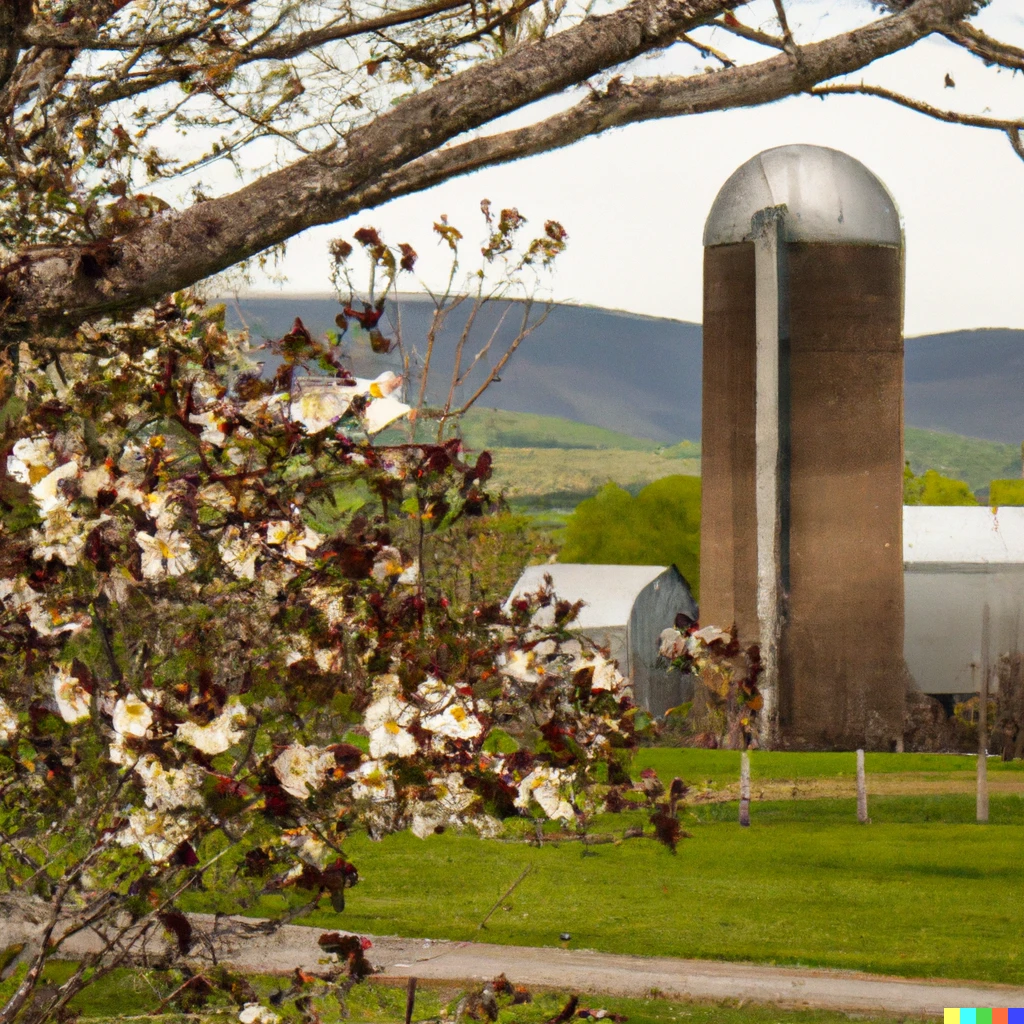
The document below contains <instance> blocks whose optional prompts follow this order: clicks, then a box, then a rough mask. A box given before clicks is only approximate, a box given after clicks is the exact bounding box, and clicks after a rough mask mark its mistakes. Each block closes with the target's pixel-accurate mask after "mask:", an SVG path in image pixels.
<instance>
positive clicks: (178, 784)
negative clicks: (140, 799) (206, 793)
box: [135, 754, 203, 811]
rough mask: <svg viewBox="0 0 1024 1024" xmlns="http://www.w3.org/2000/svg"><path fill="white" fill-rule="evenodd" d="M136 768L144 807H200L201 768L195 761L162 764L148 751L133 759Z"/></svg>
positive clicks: (155, 808) (161, 808) (174, 808)
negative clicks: (179, 764)
mask: <svg viewBox="0 0 1024 1024" xmlns="http://www.w3.org/2000/svg"><path fill="white" fill-rule="evenodd" d="M135 771H136V773H137V774H138V775H139V777H140V778H141V779H142V788H143V789H144V790H145V793H146V806H147V807H151V808H153V809H154V810H157V811H173V810H176V809H177V808H179V807H199V806H200V805H201V804H202V802H203V795H202V792H201V790H200V786H202V783H203V770H202V769H201V768H200V767H199V766H198V765H194V764H186V765H183V766H182V767H181V768H165V767H164V766H163V764H161V762H160V760H159V759H158V758H156V757H154V756H153V755H152V754H147V755H145V756H143V757H141V758H139V760H138V761H137V762H136V764H135Z"/></svg>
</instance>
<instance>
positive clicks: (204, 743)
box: [177, 700, 248, 756]
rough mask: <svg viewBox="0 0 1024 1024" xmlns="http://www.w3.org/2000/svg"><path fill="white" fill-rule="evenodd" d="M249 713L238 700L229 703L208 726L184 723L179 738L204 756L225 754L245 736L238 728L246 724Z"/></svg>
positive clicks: (178, 729) (178, 732) (178, 734)
mask: <svg viewBox="0 0 1024 1024" xmlns="http://www.w3.org/2000/svg"><path fill="white" fill-rule="evenodd" d="M247 714H248V713H247V712H246V710H245V708H244V707H242V705H241V704H239V703H238V701H237V700H231V701H228V703H227V705H225V707H224V710H223V711H221V713H220V714H219V715H218V716H217V717H216V718H215V719H213V721H212V722H209V723H207V724H206V725H199V723H197V722H182V723H181V724H180V725H178V727H177V737H178V739H179V740H181V741H182V742H183V743H188V744H190V745H191V746H193V747H195V748H196V750H200V751H202V752H203V753H204V754H209V755H211V756H212V755H214V754H223V753H224V751H225V750H227V749H228V748H229V747H231V746H233V745H234V744H236V743H238V742H239V740H241V739H242V737H243V736H244V735H245V732H244V731H243V730H242V729H239V728H237V726H238V725H239V724H242V723H244V722H245V719H246V717H247Z"/></svg>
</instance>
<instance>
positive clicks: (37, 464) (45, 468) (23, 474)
mask: <svg viewBox="0 0 1024 1024" xmlns="http://www.w3.org/2000/svg"><path fill="white" fill-rule="evenodd" d="M56 461H57V459H56V456H55V455H54V453H53V448H52V447H51V445H50V439H49V438H48V437H22V438H19V439H18V440H17V441H15V442H14V447H12V448H11V454H10V455H8V456H7V473H8V475H9V476H10V477H12V478H13V479H14V480H17V481H18V483H20V484H36V483H38V482H39V481H40V480H42V479H43V477H45V476H46V475H47V474H48V473H49V472H50V471H51V470H52V469H53V467H54V464H55V463H56Z"/></svg>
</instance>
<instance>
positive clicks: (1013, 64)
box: [942, 22, 1024, 71]
mask: <svg viewBox="0 0 1024 1024" xmlns="http://www.w3.org/2000/svg"><path fill="white" fill-rule="evenodd" d="M942 34H943V35H944V36H945V37H946V38H947V39H948V40H949V41H950V42H951V43H956V44H957V46H962V47H963V48H964V49H965V50H969V51H970V52H971V53H973V54H974V55H975V56H976V57H980V58H981V59H982V60H983V61H984V62H985V63H986V64H998V65H999V66H1000V67H1004V68H1011V69H1012V70H1014V71H1024V50H1022V49H1021V48H1020V47H1019V46H1011V45H1010V44H1009V43H1004V42H1002V41H1001V40H999V39H993V38H992V36H990V35H987V34H986V33H984V32H982V31H981V29H980V28H975V27H974V26H973V25H969V24H967V23H966V22H962V23H960V24H959V25H957V26H956V27H955V28H951V29H947V30H946V31H944V32H943V33H942Z"/></svg>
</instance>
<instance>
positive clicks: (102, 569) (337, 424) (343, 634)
mask: <svg viewBox="0 0 1024 1024" xmlns="http://www.w3.org/2000/svg"><path fill="white" fill-rule="evenodd" d="M75 343H76V344H75V351H74V352H68V351H67V349H66V348H65V350H64V351H63V352H61V353H53V352H47V351H46V350H45V349H42V348H39V347H36V348H30V347H29V346H27V345H23V346H21V347H20V348H17V349H13V350H8V357H7V358H6V359H5V361H4V362H3V364H2V365H0V375H2V376H3V378H4V379H3V381H2V384H3V390H4V393H5V394H7V395H10V396H11V397H10V398H9V400H8V401H7V403H6V405H5V406H4V407H3V410H2V413H0V430H2V434H0V436H2V441H0V469H2V471H3V472H2V476H0V601H2V608H0V894H2V892H3V891H6V892H7V893H8V895H9V896H10V895H11V894H14V895H16V896H17V898H18V900H20V904H19V905H20V907H21V910H22V911H23V912H26V913H27V914H28V916H29V917H30V918H31V919H32V920H34V921H35V922H36V924H37V927H36V930H35V932H34V933H33V934H32V936H31V938H32V941H30V942H29V943H28V945H27V947H26V948H25V949H24V950H22V951H21V952H20V954H19V955H17V956H14V954H11V955H9V956H7V957H6V958H5V960H6V961H7V970H8V973H9V974H10V976H11V978H13V979H15V980H16V982H17V984H16V985H15V988H14V990H13V992H12V993H11V994H10V996H9V998H7V1000H6V1003H5V1005H3V1006H2V1007H0V1021H2V1022H8V1021H14V1020H22V1019H24V1020H43V1019H53V1018H54V1017H55V1015H58V1014H59V1013H60V1012H61V1011H62V1010H63V1009H64V1008H65V1007H66V1006H67V1004H68V1002H69V1001H70V1000H71V999H72V998H73V997H74V996H75V994H76V993H77V992H79V991H80V990H81V989H82V987H83V986H84V985H85V984H87V982H88V980H89V979H95V977H97V976H98V975H99V974H102V973H103V972H106V971H109V970H110V969H112V968H113V967H115V966H117V965H118V964H120V963H123V962H125V961H126V959H128V958H130V957H132V956H133V955H134V954H135V953H137V952H138V951H139V950H140V949H141V948H142V947H143V946H145V945H146V944H147V943H149V944H151V943H152V942H154V941H157V942H162V943H163V945H162V949H163V956H164V961H163V962H164V963H166V964H173V963H174V962H175V961H176V960H177V959H180V958H184V957H187V956H189V955H190V954H194V953H195V948H194V947H195V946H196V945H197V932H196V927H195V922H194V920H193V919H191V918H190V917H189V915H188V914H187V913H185V912H183V910H182V909H181V906H180V904H181V900H182V897H183V895H184V894H186V892H187V891H188V890H190V889H195V888H196V887H201V886H202V885H203V884H204V879H205V880H206V881H207V882H209V880H210V879H211V878H216V879H217V880H218V882H217V887H218V889H221V890H225V891H227V892H228V893H229V896H228V897H227V898H226V901H227V904H230V909H233V910H241V909H244V908H245V907H246V906H251V905H253V903H254V902H255V901H256V900H257V899H259V898H260V896H261V895H263V894H265V893H267V892H271V891H282V890H287V891H289V892H291V893H294V894H300V895H301V896H302V899H301V900H299V899H297V897H296V896H293V897H292V902H293V904H294V905H295V910H294V911H293V913H294V914H297V913H300V912H301V911H302V910H303V909H305V908H308V907H311V906H315V905H316V904H317V903H318V902H319V901H321V900H329V902H330V904H331V905H332V906H333V907H334V909H335V910H339V911H340V910H342V909H343V908H344V902H345V891H346V889H347V888H348V887H349V886H351V885H352V884H353V883H354V882H355V881H356V879H357V877H358V876H357V873H356V869H355V867H354V866H353V865H352V864H350V863H349V861H348V860H347V858H346V856H345V853H344V847H343V843H344V840H345V837H346V836H347V835H348V834H349V833H350V832H351V831H352V830H353V829H357V828H366V829H368V830H369V831H370V833H371V835H374V836H379V835H381V834H383V833H385V832H387V831H390V830H394V829H399V828H405V827H409V828H411V829H412V830H413V831H414V832H415V833H416V834H417V835H419V836H428V835H430V834H431V833H434V832H437V831H441V830H443V829H445V828H447V827H450V826H458V827H468V828H472V829H475V830H477V831H479V832H481V833H483V834H488V833H490V832H493V831H495V830H497V829H498V828H499V827H500V824H499V821H500V819H501V818H502V817H505V816H507V815H510V814H530V815H535V816H538V817H542V818H543V817H547V818H555V819H563V820H565V821H567V822H574V821H579V820H585V818H586V816H587V815H588V814H590V813H592V812H593V811H594V810H596V809H598V808H600V807H601V806H603V803H604V801H605V800H606V798H607V797H608V796H609V794H612V793H614V792H615V791H616V788H617V787H621V786H622V785H624V784H628V776H627V773H626V771H625V770H624V766H625V756H626V755H627V754H628V751H629V750H630V748H631V746H633V745H634V744H635V726H636V723H635V718H636V712H635V709H634V708H633V706H632V704H631V702H630V696H629V692H628V688H627V687H626V686H625V685H624V683H623V680H622V677H621V675H619V673H618V672H617V671H616V670H615V669H614V667H613V666H612V665H610V664H609V663H608V662H607V661H606V660H605V659H604V658H603V657H602V656H601V654H600V653H599V652H597V651H595V650H592V649H589V648H588V647H587V646H586V645H585V642H583V641H581V640H580V639H578V638H576V637H574V636H572V635H571V634H570V633H568V632H567V631H566V629H565V625H566V623H567V622H569V621H570V620H571V618H572V616H573V615H574V614H575V609H573V608H571V607H569V606H567V605H566V604H564V603H559V602H557V601H556V600H555V598H554V597H553V595H552V594H550V593H549V592H542V593H539V594H538V595H536V596H535V598H534V599H533V600H531V601H521V602H518V603H517V604H516V605H515V606H513V607H512V608H511V609H509V610H508V611H507V612H503V611H502V610H501V609H500V608H499V607H497V606H494V607H476V608H472V609H470V610H469V612H467V613H466V614H464V615H463V614H462V613H457V612H456V610H455V609H454V608H453V607H452V606H450V605H448V602H447V601H446V600H444V599H443V597H442V596H441V595H440V594H439V592H438V591H437V590H436V588H434V587H433V586H432V584H431V580H429V579H425V578H424V576H423V574H422V573H421V572H420V569H419V566H420V564H421V562H422V561H423V558H424V553H425V552H426V551H427V550H428V548H429V545H430V544H431V543H432V541H433V538H435V537H438V536H440V535H442V534H443V533H444V531H445V530H447V529H449V528H450V527H451V525H452V524H453V523H455V522H457V521H458V520H460V519H461V518H463V517H466V516H474V515H480V514H482V513H484V512H486V511H487V509H488V508H489V507H490V505H491V498H490V496H489V495H488V494H487V491H486V484H487V479H488V476H489V473H490V458H489V456H488V455H486V453H485V454H482V455H480V456H479V457H478V458H476V459H475V460H467V459H466V458H465V453H464V452H463V451H462V449H461V445H460V443H459V442H458V441H457V440H452V441H448V442H445V443H419V442H409V443H406V444H401V445H392V446H382V445H376V444H374V441H373V436H374V435H375V434H376V433H377V432H378V431H380V430H381V429H382V428H383V427H385V426H387V425H388V424H390V423H395V422H399V421H401V420H402V419H403V418H404V417H406V416H407V415H408V413H409V406H407V405H406V404H404V403H403V402H402V401H401V399H400V391H399V389H398V383H399V382H398V379H397V378H396V377H395V376H394V375H393V374H391V373H385V374H382V375H380V376H378V377H377V378H376V379H373V380H368V379H359V378H354V377H351V376H350V375H349V374H348V373H347V372H346V371H345V369H344V367H343V366H342V365H341V364H340V361H339V359H338V357H337V355H336V351H335V349H333V348H332V347H331V346H330V345H327V344H321V343H319V342H317V341H315V340H314V339H313V338H312V337H311V336H310V334H309V332H308V331H306V329H305V328H304V327H303V325H302V323H301V320H296V325H295V327H294V328H293V330H292V331H291V332H290V333H289V334H288V335H286V336H285V337H284V338H282V339H281V340H280V341H279V342H278V343H277V344H276V346H275V347H276V350H277V354H278V355H279V356H280V358H281V366H280V369H279V370H278V371H277V373H276V375H275V376H274V377H273V379H263V378H261V376H260V375H259V373H258V372H257V371H256V368H255V366H254V364H253V363H252V362H251V361H250V356H249V354H248V353H247V350H246V346H245V343H244V340H243V339H237V338H233V337H231V336H229V335H228V333H227V332H226V331H225V329H224V325H223V311H222V310H218V309H208V308H204V307H202V306H201V305H200V304H197V303H196V302H195V301H193V300H191V299H189V298H187V297H185V296H182V295H179V296H176V297H174V298H173V299H171V300H167V301H164V302H162V303H161V304H160V305H158V306H156V307H155V308H153V309H149V310H146V311H144V312H141V313H139V314H136V315H135V316H134V317H133V319H131V320H130V321H128V322H109V321H105V322H99V323H97V324H94V325H92V326H88V327H83V328H81V329H80V330H79V332H78V334H77V335H76V338H75ZM309 370H314V371H316V373H318V374H319V375H320V378H321V380H320V382H319V383H317V382H315V381H313V380H312V379H308V378H307V380H306V382H305V384H304V385H300V375H301V373H302V372H303V371H309ZM324 378H329V379H330V381H331V385H330V387H326V386H325V385H324V383H323V379H324ZM84 929H89V930H91V932H93V933H94V934H98V935H99V936H101V943H100V947H101V948H100V949H99V950H98V951H97V952H96V953H95V955H92V956H89V957H86V958H85V959H84V960H83V961H82V962H81V963H80V964H79V966H78V968H77V969H76V970H75V971H74V973H73V974H72V975H71V977H70V978H69V979H68V980H67V981H66V982H65V983H63V984H62V985H61V986H60V987H59V988H57V989H56V991H55V992H49V994H47V995H46V997H45V998H40V996H39V993H38V992H36V994H35V996H34V995H33V993H34V991H35V990H36V988H37V986H38V982H39V979H40V975H41V972H42V969H43V967H44V965H45V963H46V961H47V959H48V958H50V957H51V956H54V955H59V953H60V949H61V947H62V945H63V944H64V943H66V942H67V940H68V939H69V938H70V937H71V936H72V935H75V934H76V933H78V932H81V931H82V930H84ZM332 941H334V943H335V944H334V946H332V947H331V948H332V949H334V951H335V952H338V953H339V955H340V962H339V964H338V966H337V967H336V968H335V969H334V974H333V975H332V978H333V980H334V982H336V983H338V984H341V983H343V982H346V979H350V978H351V977H358V976H360V975H361V974H362V973H365V971H366V970H367V967H366V964H365V959H364V957H363V952H362V949H361V946H360V943H359V942H358V941H357V940H351V941H349V940H344V939H343V937H342V938H339V937H338V936H334V937H333V939H332ZM346 942H347V944H346ZM339 943H340V945H339ZM8 952H10V951H8ZM14 953H18V950H17V949H15V950H14ZM329 980H330V979H329ZM346 983H347V982H346ZM218 985H220V986H221V987H223V988H225V989H226V990H227V991H229V992H230V993H231V994H232V998H234V999H235V1000H236V1002H237V1003H238V1005H239V1006H240V1007H241V1012H242V1015H243V1017H245V1019H249V1020H270V1019H271V1011H270V1010H268V1009H265V1008H260V1007H258V1006H257V1005H256V1004H257V1000H256V997H255V994H254V993H253V992H252V990H251V989H249V988H248V987H247V986H245V985H240V984H239V983H238V981H237V979H235V980H233V981H230V982H229V981H226V980H225V976H224V975H223V973H221V974H215V973H214V972H212V971H209V972H206V973H205V974H203V973H202V972H200V973H195V972H193V973H191V974H189V975H187V976H186V981H185V982H184V983H183V984H182V986H181V990H182V991H181V993H178V994H175V993H173V992H171V993H166V995H167V997H168V998H171V997H172V996H175V997H176V995H181V994H182V993H184V992H185V991H187V992H189V993H191V995H192V996H193V997H195V998H198V997H199V996H200V995H201V994H202V992H205V991H207V990H210V989H212V988H216V987H217V986H218ZM247 1004H252V1005H247ZM246 1015H247V1016H246Z"/></svg>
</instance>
